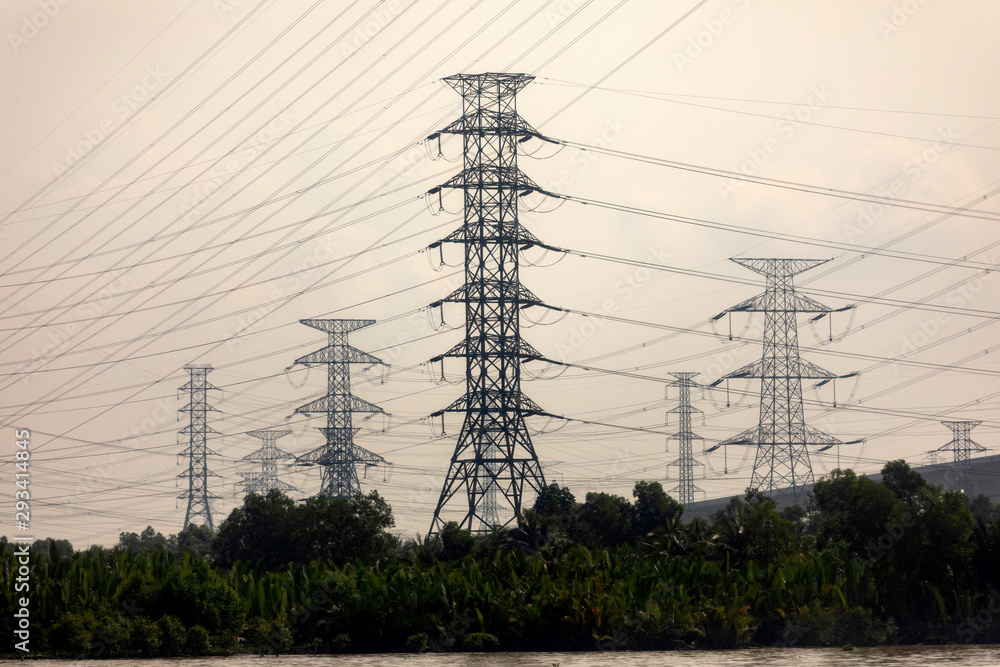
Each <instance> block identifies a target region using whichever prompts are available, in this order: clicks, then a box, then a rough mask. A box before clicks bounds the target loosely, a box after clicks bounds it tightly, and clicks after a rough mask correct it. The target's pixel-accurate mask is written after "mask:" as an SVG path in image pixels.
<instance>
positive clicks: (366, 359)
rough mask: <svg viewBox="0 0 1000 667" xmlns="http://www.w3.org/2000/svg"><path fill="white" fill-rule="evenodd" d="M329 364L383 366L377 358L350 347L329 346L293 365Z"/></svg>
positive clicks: (297, 360) (299, 359)
mask: <svg viewBox="0 0 1000 667" xmlns="http://www.w3.org/2000/svg"><path fill="white" fill-rule="evenodd" d="M330 363H347V364H371V365H374V364H384V363H385V362H383V361H382V360H381V359H379V358H378V357H376V356H374V355H372V354H368V353H367V352H362V351H361V350H359V349H357V348H356V347H352V346H350V345H329V346H327V347H324V348H322V349H319V350H316V351H315V352H312V353H310V354H307V355H305V356H304V357H299V358H298V359H296V360H295V364H302V365H318V364H330Z"/></svg>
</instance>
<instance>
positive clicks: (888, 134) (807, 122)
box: [580, 84, 1000, 151]
mask: <svg viewBox="0 0 1000 667" xmlns="http://www.w3.org/2000/svg"><path fill="white" fill-rule="evenodd" d="M580 85H583V86H585V85H586V84H580ZM600 90H612V89H608V88H601V89H600ZM616 92H620V91H616ZM640 97H647V98H649V99H655V100H658V101H660V102H671V103H673V104H681V105H684V106H691V107H697V108H700V109H710V110H712V111H725V112H729V113H735V114H740V115H743V116H755V117H757V118H767V119H769V120H784V119H783V118H782V117H781V116H769V115H767V114H762V113H755V112H753V111H741V110H739V109H725V108H720V107H713V106H709V105H707V104H695V103H693V102H682V101H680V100H673V99H665V98H662V97H654V96H651V95H640ZM824 107H825V105H824ZM987 118H988V119H989V120H994V121H998V122H1000V119H998V118H993V117H987ZM795 122H797V123H802V124H803V125H813V126H815V127H825V128H829V129H833V130H846V131H848V132H861V133H864V134H874V135H878V136H883V137H893V138H896V139H911V140H913V141H920V142H927V141H930V140H929V139H927V138H926V137H914V136H909V135H905V134H894V133H892V132H880V131H878V130H865V129H862V128H858V127H846V126H843V125H831V124H828V123H818V122H816V121H810V120H801V119H798V118H796V120H795ZM938 141H940V143H942V144H944V145H948V146H963V147H965V148H977V149H982V150H988V151H996V150H1000V147H997V146H981V145H977V144H962V143H956V142H953V141H944V140H941V139H938Z"/></svg>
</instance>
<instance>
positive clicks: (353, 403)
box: [295, 320, 385, 498]
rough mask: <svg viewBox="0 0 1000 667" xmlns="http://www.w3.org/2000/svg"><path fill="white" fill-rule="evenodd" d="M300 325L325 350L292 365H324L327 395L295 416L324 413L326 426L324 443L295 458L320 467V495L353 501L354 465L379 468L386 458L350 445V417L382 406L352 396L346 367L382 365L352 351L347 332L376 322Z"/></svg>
mask: <svg viewBox="0 0 1000 667" xmlns="http://www.w3.org/2000/svg"><path fill="white" fill-rule="evenodd" d="M300 322H302V324H305V325H306V326H309V327H312V328H313V329H319V330H320V331H325V332H326V333H327V334H328V335H329V338H328V342H327V346H326V347H324V348H323V349H321V350H317V351H315V352H313V353H312V354H307V355H306V356H304V357H300V358H298V359H296V360H295V363H296V364H303V365H308V366H316V365H320V364H326V365H327V367H328V370H327V393H326V396H323V397H322V398H320V399H317V400H315V401H313V402H312V403H308V404H306V405H303V406H302V407H300V408H297V409H296V410H295V412H296V413H297V414H308V413H325V414H326V428H320V429H319V430H320V432H322V433H323V435H324V437H325V438H326V444H324V445H323V446H322V447H319V448H317V449H314V450H313V451H311V452H309V453H308V454H304V455H302V456H300V457H298V458H297V462H298V463H299V464H302V465H319V466H322V483H321V485H320V495H324V496H328V497H331V498H353V497H354V496H356V495H357V494H359V493H361V482H360V481H359V480H358V468H357V467H358V465H364V466H366V467H367V466H374V465H378V464H380V463H382V464H384V463H385V459H384V458H382V457H381V456H379V455H378V454H375V453H372V452H370V451H368V450H367V449H365V448H363V447H359V446H358V445H355V444H354V434H355V433H357V432H358V431H359V430H360V429H357V428H354V425H353V422H352V414H353V413H355V412H382V411H383V410H382V408H380V407H378V406H377V405H372V404H371V403H369V402H368V401H366V400H363V399H360V398H358V397H357V396H354V395H353V394H351V370H350V365H351V364H369V365H374V364H381V363H382V360H381V359H378V358H377V357H374V356H372V355H370V354H368V353H367V352H362V351H361V350H359V349H357V348H354V347H351V346H350V345H348V343H347V334H348V333H350V332H351V331H356V330H358V329H361V328H363V327H367V326H369V325H372V324H375V320H300Z"/></svg>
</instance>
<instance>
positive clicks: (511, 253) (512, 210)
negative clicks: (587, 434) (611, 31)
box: [430, 73, 545, 534]
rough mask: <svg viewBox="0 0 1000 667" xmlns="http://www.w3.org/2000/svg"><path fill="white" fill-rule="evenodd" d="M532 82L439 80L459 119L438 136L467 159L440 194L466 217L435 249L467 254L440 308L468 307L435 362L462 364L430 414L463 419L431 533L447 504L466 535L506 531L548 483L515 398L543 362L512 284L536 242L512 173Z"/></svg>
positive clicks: (527, 183)
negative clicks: (526, 367) (460, 386)
mask: <svg viewBox="0 0 1000 667" xmlns="http://www.w3.org/2000/svg"><path fill="white" fill-rule="evenodd" d="M532 79H533V77H531V76H528V75H525V74H496V73H487V74H473V75H456V76H451V77H448V78H446V79H445V82H446V83H448V85H450V86H451V87H452V88H454V89H455V90H456V91H457V92H458V93H459V94H461V95H462V117H461V118H460V119H458V120H457V121H455V122H454V123H452V124H451V125H449V126H448V127H446V128H445V129H443V130H441V132H440V133H443V134H455V135H460V136H461V137H462V142H463V156H464V157H463V165H462V167H463V168H462V171H461V173H459V174H458V175H456V176H454V177H453V178H452V179H451V180H449V181H448V182H447V183H445V184H444V185H443V186H441V187H442V188H453V189H456V190H461V191H462V192H463V198H464V211H465V216H464V223H463V225H462V227H460V228H459V229H457V230H456V231H455V232H453V233H452V234H450V235H449V236H448V237H446V238H445V239H443V240H442V241H440V242H438V243H436V244H434V246H432V247H437V246H438V245H439V244H440V243H457V244H461V245H462V246H463V247H464V254H465V284H464V285H463V286H462V287H460V288H459V289H457V290H456V291H455V292H453V293H452V294H451V295H449V296H448V297H446V298H445V299H443V300H442V301H447V302H454V303H462V304H464V305H465V338H464V339H463V340H462V342H460V343H459V344H458V345H456V346H455V347H453V348H452V349H451V350H449V351H448V352H446V353H445V354H444V355H442V356H441V357H436V358H435V359H434V360H432V361H437V360H440V359H441V358H442V357H459V358H463V359H464V360H465V377H466V393H465V395H463V396H462V397H461V398H459V399H458V400H456V401H455V402H454V403H452V404H451V405H449V406H448V407H447V408H445V409H444V410H442V411H440V412H436V413H435V414H434V416H437V415H441V414H443V413H444V412H461V413H464V414H465V417H464V420H463V423H462V428H461V431H460V433H459V436H458V442H457V444H456V446H455V452H454V454H453V455H452V457H451V463H450V465H449V468H448V473H447V475H446V477H445V482H444V485H443V488H442V490H441V496H440V498H439V499H438V503H437V507H436V509H435V510H434V518H433V520H432V522H431V528H430V533H431V534H435V533H437V532H438V531H439V530H440V528H441V526H442V525H443V524H444V522H445V520H446V519H445V518H444V516H443V515H444V513H445V512H446V511H447V510H448V509H450V507H451V506H452V505H450V503H452V501H454V505H460V506H461V514H460V520H459V522H458V523H459V524H460V525H461V526H462V527H463V528H466V529H469V530H472V531H476V532H486V531H489V530H490V529H491V528H492V526H494V525H508V524H510V523H511V522H513V521H514V520H515V519H516V518H517V517H519V516H520V515H521V507H522V502H523V497H524V492H525V486H527V487H528V489H529V490H534V491H535V492H537V491H539V490H540V489H541V487H542V485H543V484H544V483H545V478H544V476H543V474H542V469H541V466H540V465H539V463H538V456H537V455H536V454H535V449H534V446H533V445H532V443H531V437H530V435H529V434H528V431H527V428H526V426H525V422H524V418H525V416H527V415H530V414H540V413H541V408H539V407H538V406H537V405H536V404H535V403H533V402H532V401H531V400H530V399H528V398H527V397H526V396H524V394H522V393H521V363H522V362H523V361H526V360H530V359H538V358H540V357H541V355H540V354H539V353H538V352H537V351H536V350H535V349H534V348H533V347H531V346H530V345H529V344H528V343H526V342H525V341H524V340H523V339H522V338H521V334H520V310H521V308H524V307H526V306H529V305H533V304H539V303H541V302H540V301H539V299H538V298H537V297H536V296H535V295H534V294H532V293H531V292H530V291H528V290H527V289H526V288H525V287H524V286H523V285H521V282H520V279H519V277H518V253H519V252H520V250H521V249H523V248H524V247H525V246H528V245H531V244H533V243H538V239H536V238H535V237H534V236H533V235H531V234H530V233H529V232H528V231H527V230H526V229H525V228H524V227H523V226H522V225H521V224H520V222H518V197H519V196H521V195H522V194H524V193H526V192H530V191H532V190H536V189H538V188H537V186H536V185H535V184H534V183H533V182H532V181H531V180H530V179H529V178H528V177H527V176H525V175H524V174H522V173H521V171H520V170H519V169H518V167H517V146H518V141H519V140H520V139H521V138H524V137H528V136H538V134H537V132H535V130H534V129H533V128H532V127H531V126H530V125H528V124H527V123H526V122H525V121H524V120H523V119H521V117H520V116H518V115H517V106H516V94H517V92H518V91H519V90H521V89H522V88H523V87H524V86H526V85H527V84H528V83H529V82H530V81H531V80H532ZM434 136H436V135H434ZM437 191H438V189H435V190H432V192H437ZM439 304H440V302H438V303H437V304H434V305H439Z"/></svg>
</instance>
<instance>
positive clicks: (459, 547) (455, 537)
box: [440, 521, 476, 560]
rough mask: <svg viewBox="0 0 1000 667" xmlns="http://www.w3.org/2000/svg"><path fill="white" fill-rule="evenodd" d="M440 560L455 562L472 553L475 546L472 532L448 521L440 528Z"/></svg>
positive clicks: (454, 522)
mask: <svg viewBox="0 0 1000 667" xmlns="http://www.w3.org/2000/svg"><path fill="white" fill-rule="evenodd" d="M440 538H441V558H443V559H444V560H455V559H456V558H462V557H463V556H468V555H469V554H470V553H472V547H473V546H475V544H476V538H475V537H473V535H472V532H471V531H469V530H466V529H464V528H462V527H461V526H459V525H458V522H456V521H449V522H448V523H446V524H445V525H444V526H442V528H441V534H440Z"/></svg>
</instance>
